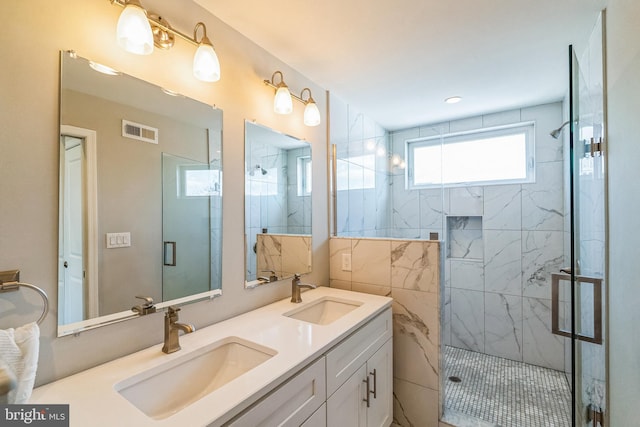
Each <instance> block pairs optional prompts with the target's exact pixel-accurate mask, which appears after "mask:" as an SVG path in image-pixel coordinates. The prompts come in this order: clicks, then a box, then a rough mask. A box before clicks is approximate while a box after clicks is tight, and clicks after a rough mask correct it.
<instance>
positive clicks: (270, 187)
mask: <svg viewBox="0 0 640 427" xmlns="http://www.w3.org/2000/svg"><path fill="white" fill-rule="evenodd" d="M245 244H246V256H245V267H246V268H245V286H247V287H254V286H257V285H262V284H266V283H270V282H274V281H278V280H282V279H286V278H289V277H291V276H293V275H294V274H295V273H300V274H304V273H309V272H311V253H312V251H311V145H310V144H309V143H308V142H306V141H303V140H300V139H297V138H294V137H291V136H289V135H285V134H283V133H281V132H277V131H275V130H273V129H270V128H268V127H265V126H261V125H259V124H256V123H253V122H250V121H245Z"/></svg>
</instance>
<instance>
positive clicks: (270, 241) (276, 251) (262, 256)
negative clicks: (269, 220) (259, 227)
mask: <svg viewBox="0 0 640 427" xmlns="http://www.w3.org/2000/svg"><path fill="white" fill-rule="evenodd" d="M257 237H258V240H257V242H258V244H257V248H256V249H257V254H256V259H257V265H258V272H261V271H269V270H273V271H275V272H276V273H277V274H278V276H281V275H282V273H281V272H282V243H281V241H280V236H276V235H273V234H258V236H257Z"/></svg>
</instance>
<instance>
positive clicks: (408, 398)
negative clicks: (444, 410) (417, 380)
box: [393, 379, 439, 427]
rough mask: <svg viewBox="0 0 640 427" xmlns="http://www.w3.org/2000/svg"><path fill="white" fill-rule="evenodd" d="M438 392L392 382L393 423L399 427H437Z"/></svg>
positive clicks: (407, 383) (411, 384) (409, 383)
mask: <svg viewBox="0 0 640 427" xmlns="http://www.w3.org/2000/svg"><path fill="white" fill-rule="evenodd" d="M438 413H439V405H438V391H437V390H431V389H428V388H425V387H421V386H419V385H416V384H413V383H411V382H409V381H403V380H400V379H394V380H393V423H394V424H395V425H396V426H401V427H417V426H420V427H438V418H439V416H438Z"/></svg>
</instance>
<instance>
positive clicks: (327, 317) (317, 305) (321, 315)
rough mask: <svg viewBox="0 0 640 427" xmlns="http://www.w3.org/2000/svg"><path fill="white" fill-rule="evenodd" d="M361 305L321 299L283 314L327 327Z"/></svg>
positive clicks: (359, 303) (344, 300)
mask: <svg viewBox="0 0 640 427" xmlns="http://www.w3.org/2000/svg"><path fill="white" fill-rule="evenodd" d="M361 305H362V303H361V302H358V301H352V300H347V299H342V298H334V297H322V298H319V299H317V300H316V301H313V302H311V303H309V304H307V305H305V306H303V307H300V308H296V309H294V310H291V311H289V312H287V313H284V315H285V316H287V317H290V318H292V319H297V320H302V321H304V322H309V323H315V324H316V325H328V324H329V323H332V322H335V321H336V320H338V319H339V318H341V317H342V316H344V315H345V314H347V313H349V312H351V311H353V310H355V309H356V308H358V307H360V306H361Z"/></svg>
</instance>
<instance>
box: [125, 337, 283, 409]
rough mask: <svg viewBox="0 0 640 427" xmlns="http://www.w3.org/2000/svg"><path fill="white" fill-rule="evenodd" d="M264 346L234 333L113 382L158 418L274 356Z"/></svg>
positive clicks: (138, 405) (141, 407)
mask: <svg viewBox="0 0 640 427" xmlns="http://www.w3.org/2000/svg"><path fill="white" fill-rule="evenodd" d="M276 353H277V352H276V351H275V350H272V349H270V348H268V347H264V346H262V345H260V344H256V343H254V342H251V341H247V340H244V339H242V338H238V337H228V338H225V339H222V340H220V341H216V342H214V343H212V344H209V345H207V346H205V347H203V348H200V349H198V350H194V351H192V352H190V353H187V354H185V355H184V356H182V357H179V358H176V359H173V360H171V361H169V362H167V363H165V364H163V365H160V366H157V367H155V368H153V369H149V370H147V371H144V372H141V373H140V374H137V375H134V376H132V377H130V378H127V379H125V380H123V381H120V382H119V383H117V384H116V385H115V390H116V391H117V392H118V393H120V394H121V395H122V396H123V397H124V398H125V399H127V400H128V401H129V402H131V403H132V404H133V405H134V406H135V407H136V408H138V409H140V410H141V411H142V412H144V413H145V414H146V415H147V416H149V417H151V418H154V419H157V420H160V419H164V418H167V417H169V416H171V415H173V414H175V413H177V412H178V411H180V410H181V409H183V408H185V407H187V406H189V405H190V404H192V403H193V402H195V401H197V400H199V399H200V398H202V397H204V396H205V395H207V394H209V393H211V392H212V391H214V390H216V389H218V388H220V387H222V386H224V385H225V384H227V383H229V382H231V381H232V380H233V379H235V378H237V377H239V376H240V375H242V374H244V373H245V372H248V371H250V370H251V369H253V368H255V367H256V366H258V365H260V364H261V363H263V362H265V361H267V360H268V359H270V358H271V357H273V356H275V354H276Z"/></svg>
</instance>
